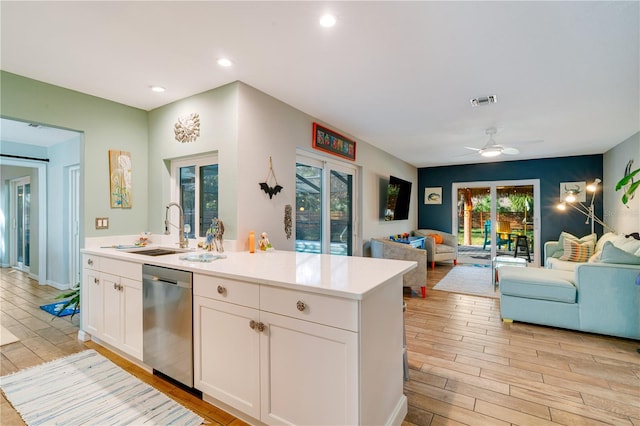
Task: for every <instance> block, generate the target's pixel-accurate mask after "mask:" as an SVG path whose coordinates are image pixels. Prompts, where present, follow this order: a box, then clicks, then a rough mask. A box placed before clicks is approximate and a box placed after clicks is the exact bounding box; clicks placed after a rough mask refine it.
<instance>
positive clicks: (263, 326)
mask: <svg viewBox="0 0 640 426" xmlns="http://www.w3.org/2000/svg"><path fill="white" fill-rule="evenodd" d="M265 328H267V326H266V325H264V324H263V323H261V322H259V323H258V331H259V332H261V333H262V332H263V331H264V330H265Z"/></svg>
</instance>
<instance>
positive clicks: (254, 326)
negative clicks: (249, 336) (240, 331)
mask: <svg viewBox="0 0 640 426" xmlns="http://www.w3.org/2000/svg"><path fill="white" fill-rule="evenodd" d="M256 325H258V324H257V323H256V322H255V321H254V320H251V321H249V328H250V329H252V330H255V329H256Z"/></svg>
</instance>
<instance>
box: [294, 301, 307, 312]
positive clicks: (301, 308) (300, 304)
mask: <svg viewBox="0 0 640 426" xmlns="http://www.w3.org/2000/svg"><path fill="white" fill-rule="evenodd" d="M296 308H298V310H299V311H300V312H302V311H304V310H305V309H307V305H306V304H305V303H304V302H303V301H302V300H298V303H296Z"/></svg>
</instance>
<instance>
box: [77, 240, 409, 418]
mask: <svg viewBox="0 0 640 426" xmlns="http://www.w3.org/2000/svg"><path fill="white" fill-rule="evenodd" d="M225 255H226V258H224V259H218V260H214V261H211V262H192V261H188V260H181V257H184V255H183V254H180V253H177V254H170V255H164V256H158V257H150V256H144V255H140V254H135V253H131V252H127V251H124V250H116V249H111V248H106V249H99V248H96V249H85V250H83V256H84V257H83V264H84V274H83V291H82V298H83V299H82V300H83V301H82V306H83V309H82V310H81V315H82V318H81V331H82V332H84V333H88V334H90V335H92V337H96V339H97V340H98V341H99V342H101V341H104V342H106V343H107V344H109V345H111V346H113V347H115V348H116V349H118V350H121V351H122V352H124V353H127V354H129V355H131V356H133V357H134V358H137V359H138V360H139V361H141V358H140V356H139V354H140V353H141V352H142V339H141V334H142V332H141V325H139V324H141V323H142V302H141V300H142V298H141V295H140V294H139V293H138V292H137V290H136V285H135V284H136V275H137V274H140V276H138V278H137V280H138V281H139V280H141V270H142V264H151V265H156V266H162V267H166V268H172V269H178V270H182V271H189V272H192V273H193V317H192V318H193V335H194V341H193V347H194V352H193V353H194V356H193V358H194V360H193V361H194V387H195V388H196V389H198V390H200V391H202V393H203V399H204V400H205V401H207V402H209V403H211V404H213V405H216V406H218V407H220V408H222V409H225V410H227V411H229V412H231V413H232V414H234V415H235V416H237V417H239V418H241V419H243V420H245V421H247V422H248V423H251V424H340V425H346V424H366V425H369V424H376V425H378V424H401V422H402V420H403V419H404V416H405V415H406V412H407V405H406V404H407V403H406V397H405V396H404V395H403V379H402V371H403V366H402V345H403V343H402V329H403V328H402V323H403V318H402V275H403V274H404V273H405V272H407V271H409V270H411V269H413V268H414V267H416V264H415V263H414V262H404V261H393V260H383V259H372V258H361V257H346V256H331V255H319V254H308V253H295V252H286V251H271V252H258V253H248V252H228V253H225ZM118 280H120V281H118ZM116 281H118V283H116ZM101 282H107V283H108V284H107V285H102V287H103V289H100V287H101ZM112 282H113V283H112ZM112 288H115V289H121V290H120V295H119V296H120V306H121V307H122V308H121V309H120V311H121V314H120V321H117V323H118V325H117V327H114V324H113V322H112V321H111V320H109V319H106V317H105V315H106V312H107V311H108V310H112V308H113V304H114V301H115V298H114V297H109V296H107V294H108V293H109V292H110V291H111V290H112ZM127 288H129V289H130V290H129V292H128V293H127V291H126V289H127ZM107 300H109V303H110V305H109V307H108V308H107V307H105V305H104V302H105V301H107ZM84 307H86V308H87V309H84ZM109 322H111V323H110V324H108V323H109ZM106 328H111V329H112V330H113V329H119V331H120V333H119V336H115V337H114V336H113V335H114V334H117V333H114V332H111V333H105V331H106V330H105V329H106Z"/></svg>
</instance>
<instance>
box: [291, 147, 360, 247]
mask: <svg viewBox="0 0 640 426" xmlns="http://www.w3.org/2000/svg"><path fill="white" fill-rule="evenodd" d="M356 172H357V170H356V168H355V167H353V166H352V165H350V164H342V163H340V162H337V161H336V162H332V161H328V160H324V159H323V160H320V159H317V158H314V157H311V156H306V155H298V158H297V162H296V251H299V252H306V253H331V254H340V255H347V256H351V255H352V254H353V243H354V240H355V230H354V226H353V224H354V220H355V217H356V215H355V200H356V197H355V187H356V185H355V177H356Z"/></svg>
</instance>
